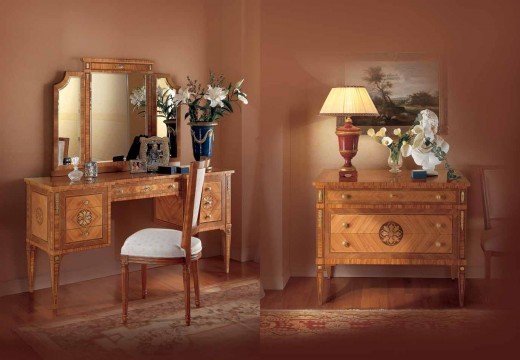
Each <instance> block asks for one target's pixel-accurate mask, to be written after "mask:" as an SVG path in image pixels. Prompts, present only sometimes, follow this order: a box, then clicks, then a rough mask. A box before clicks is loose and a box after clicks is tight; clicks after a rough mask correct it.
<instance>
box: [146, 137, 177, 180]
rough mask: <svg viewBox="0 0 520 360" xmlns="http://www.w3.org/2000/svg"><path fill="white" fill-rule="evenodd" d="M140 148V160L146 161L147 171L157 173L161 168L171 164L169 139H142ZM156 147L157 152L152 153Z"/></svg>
mask: <svg viewBox="0 0 520 360" xmlns="http://www.w3.org/2000/svg"><path fill="white" fill-rule="evenodd" d="M140 143H141V145H140V148H139V159H141V160H146V170H147V171H149V172H155V171H157V170H158V169H159V166H167V165H168V163H169V162H170V146H169V140H168V138H167V137H158V136H152V137H141V138H140ZM154 145H156V146H157V150H156V151H155V152H152V150H151V149H152V148H153V147H154Z"/></svg>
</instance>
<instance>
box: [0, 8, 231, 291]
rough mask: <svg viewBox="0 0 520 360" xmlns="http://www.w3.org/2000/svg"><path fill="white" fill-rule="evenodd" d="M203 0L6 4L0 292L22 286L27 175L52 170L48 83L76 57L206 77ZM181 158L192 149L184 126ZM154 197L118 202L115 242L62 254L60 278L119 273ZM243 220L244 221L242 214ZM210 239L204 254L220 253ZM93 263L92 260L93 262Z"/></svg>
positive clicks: (2, 22)
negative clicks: (125, 248) (138, 61)
mask: <svg viewBox="0 0 520 360" xmlns="http://www.w3.org/2000/svg"><path fill="white" fill-rule="evenodd" d="M207 3H208V2H206V1H189V2H186V1H171V0H162V1H153V2H142V1H137V0H135V1H130V0H128V1H123V0H122V1H81V2H80V1H60V0H54V1H37V0H29V1H23V2H20V1H14V0H13V1H11V0H8V1H2V10H1V11H0V49H1V56H0V69H1V73H2V80H1V82H0V118H1V119H2V121H1V126H0V137H1V138H2V141H0V154H1V157H0V169H1V176H0V202H1V203H0V205H1V206H0V295H1V294H5V293H8V292H16V291H22V290H23V289H24V288H25V286H26V285H25V284H26V282H25V276H26V271H25V269H26V262H25V245H24V239H25V188H24V184H23V178H24V177H34V176H46V175H48V174H49V172H50V164H51V147H52V144H51V142H52V140H51V139H52V84H53V83H54V82H56V81H58V80H61V76H62V73H63V71H64V70H80V69H81V62H80V58H81V57H83V56H93V57H121V58H124V57H126V58H146V59H151V60H153V61H155V65H154V69H155V70H156V71H160V72H167V73H171V74H172V75H173V79H174V80H175V81H178V82H182V83H185V76H186V75H188V74H189V75H192V76H193V77H194V78H198V79H201V80H205V79H207V73H208V69H209V68H210V67H212V63H211V61H212V57H211V56H208V51H209V49H210V46H209V44H208V38H209V36H208V26H209V25H208V23H207V21H206V20H207V19H208V17H207V9H208V4H207ZM182 131H183V134H182V136H183V158H184V161H189V159H191V158H192V156H191V145H190V142H189V132H188V128H187V126H183V129H182ZM151 217H152V203H151V201H148V200H143V201H135V202H134V201H132V202H123V203H118V204H114V206H113V218H114V220H113V223H112V225H113V234H114V237H113V240H114V241H113V246H112V247H109V248H105V249H99V250H94V251H90V252H85V253H80V254H71V255H67V256H65V258H64V260H63V265H62V283H65V282H72V281H77V280H81V279H86V278H92V277H98V276H106V275H108V274H112V273H118V272H119V266H118V260H117V259H118V250H119V248H120V246H121V244H122V241H123V240H124V239H125V238H126V236H128V235H129V234H131V233H132V232H133V231H136V230H138V229H140V228H143V227H149V226H152V225H153V223H152V222H151V221H150V219H151ZM236 221H237V222H239V221H240V219H236ZM219 250H220V242H219V241H207V242H206V243H205V254H206V255H212V254H218V253H219ZM38 255H40V256H39V258H38V269H37V274H39V276H38V277H37V281H36V286H37V287H42V286H48V261H47V258H46V256H44V255H43V254H38ZM94 264H95V265H94Z"/></svg>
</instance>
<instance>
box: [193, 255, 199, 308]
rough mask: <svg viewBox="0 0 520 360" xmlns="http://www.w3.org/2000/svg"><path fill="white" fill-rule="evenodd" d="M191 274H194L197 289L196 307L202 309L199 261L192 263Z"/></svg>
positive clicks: (194, 285) (194, 284) (194, 283)
mask: <svg viewBox="0 0 520 360" xmlns="http://www.w3.org/2000/svg"><path fill="white" fill-rule="evenodd" d="M191 272H192V274H193V287H194V288H195V306H196V307H200V288H199V261H198V260H195V261H192V262H191Z"/></svg>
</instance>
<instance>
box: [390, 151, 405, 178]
mask: <svg viewBox="0 0 520 360" xmlns="http://www.w3.org/2000/svg"><path fill="white" fill-rule="evenodd" d="M388 166H390V170H389V171H390V172H391V173H392V174H397V173H399V172H401V166H403V157H402V156H401V152H400V151H398V152H397V153H393V152H392V151H390V155H389V156H388Z"/></svg>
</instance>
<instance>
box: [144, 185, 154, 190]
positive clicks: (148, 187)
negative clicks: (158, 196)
mask: <svg viewBox="0 0 520 360" xmlns="http://www.w3.org/2000/svg"><path fill="white" fill-rule="evenodd" d="M150 190H152V187H151V186H149V185H146V186H143V191H150Z"/></svg>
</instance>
